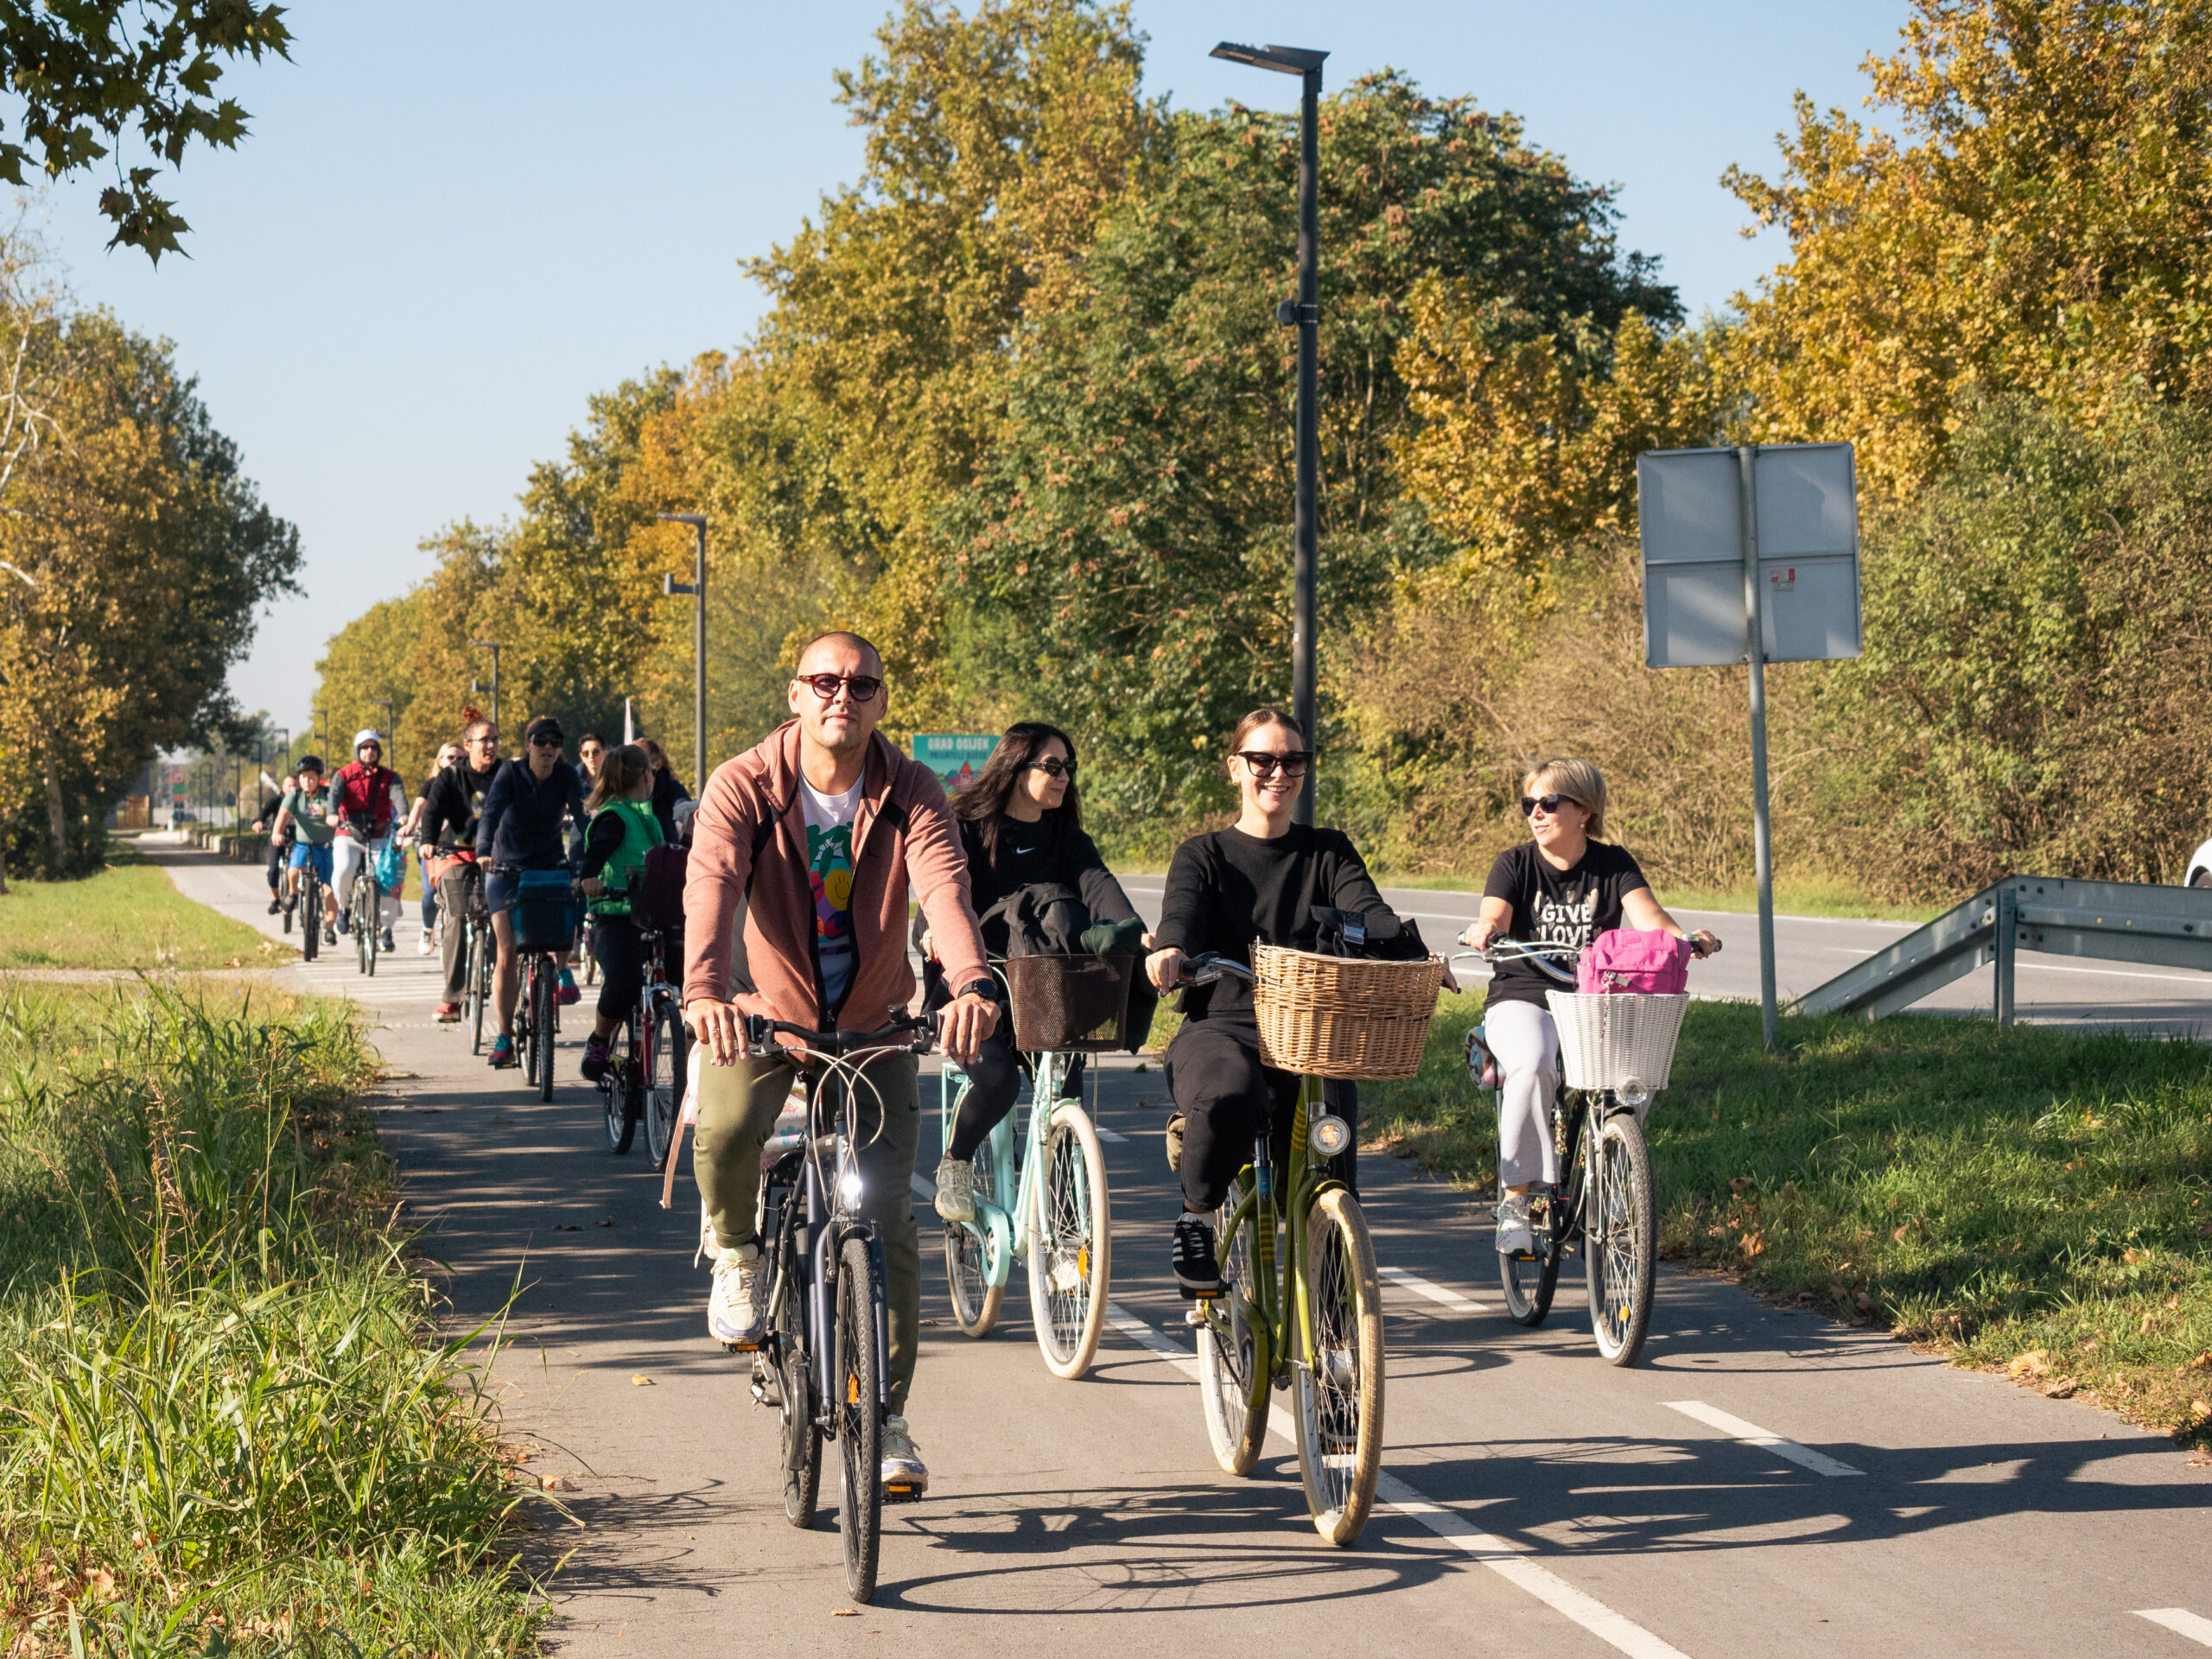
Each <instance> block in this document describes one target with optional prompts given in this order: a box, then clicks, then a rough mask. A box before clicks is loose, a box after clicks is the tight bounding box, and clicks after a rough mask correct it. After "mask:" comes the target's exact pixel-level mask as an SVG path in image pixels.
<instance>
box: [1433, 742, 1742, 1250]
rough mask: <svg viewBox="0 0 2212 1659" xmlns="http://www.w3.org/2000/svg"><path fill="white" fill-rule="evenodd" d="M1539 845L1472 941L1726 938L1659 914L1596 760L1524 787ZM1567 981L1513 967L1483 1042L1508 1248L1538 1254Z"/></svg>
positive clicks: (1486, 895) (1495, 987)
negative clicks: (1559, 1008) (1491, 1074)
mask: <svg viewBox="0 0 2212 1659" xmlns="http://www.w3.org/2000/svg"><path fill="white" fill-rule="evenodd" d="M1521 816H1522V817H1524V818H1526V819H1528V820H1529V839H1528V840H1527V841H1525V842H1522V843H1521V845H1519V846H1518V847H1509V848H1507V849H1505V851H1503V852H1502V853H1500V854H1499V855H1497V863H1495V864H1493V865H1491V872H1490V880H1489V881H1487V882H1486V883H1484V887H1483V904H1482V909H1481V911H1480V912H1478V916H1477V918H1476V919H1475V921H1474V922H1473V923H1471V925H1469V926H1468V928H1467V930H1466V931H1465V932H1464V933H1462V934H1461V935H1460V936H1459V942H1460V943H1461V944H1469V945H1472V946H1473V947H1474V948H1475V949H1476V950H1481V949H1483V948H1484V946H1486V945H1488V944H1490V942H1491V940H1492V939H1494V938H1509V939H1521V940H1525V941H1528V942H1529V943H1532V944H1534V943H1546V944H1572V945H1586V944H1589V943H1590V942H1591V941H1592V939H1594V938H1597V937H1598V935H1599V934H1600V933H1606V932H1610V931H1612V930H1613V929H1615V928H1617V927H1632V928H1637V929H1638V930H1640V931H1644V932H1656V933H1671V934H1673V935H1674V936H1675V938H1678V939H1686V940H1688V943H1689V946H1690V949H1691V950H1694V951H1695V952H1696V953H1697V954H1698V955H1699V956H1700V957H1705V956H1710V955H1712V953H1713V951H1715V950H1719V948H1720V941H1719V939H1716V938H1713V935H1712V934H1710V933H1707V932H1704V931H1699V932H1696V933H1685V932H1683V931H1682V925H1681V923H1680V922H1678V921H1676V920H1675V918H1673V917H1672V916H1669V914H1668V913H1667V912H1665V911H1663V910H1662V909H1661V908H1660V907H1659V901H1658V900H1657V899H1655V898H1653V897H1652V896H1651V886H1650V884H1649V882H1647V881H1646V880H1644V879H1643V871H1642V870H1641V869H1639V868H1637V862H1636V860H1635V859H1634V857H1632V856H1631V855H1630V853H1629V851H1628V849H1626V848H1624V847H1621V846H1618V845H1615V844H1614V843H1611V842H1607V841H1605V840H1604V839H1603V836H1605V778H1604V776H1603V775H1602V774H1600V773H1599V771H1598V768H1597V767H1595V766H1592V765H1591V764H1590V762H1588V761H1587V760H1579V759H1575V758H1573V757H1569V758H1567V759H1563V760H1547V761H1545V762H1544V763H1543V764H1542V765H1541V766H1538V767H1537V768H1536V769H1535V771H1534V772H1530V773H1529V775H1528V776H1527V777H1526V778H1525V779H1522V783H1521ZM1558 984H1559V982H1558V981H1557V980H1555V979H1554V978H1552V977H1551V976H1549V975H1548V974H1547V973H1545V972H1544V971H1543V969H1541V968H1539V967H1537V966H1536V965H1535V963H1531V962H1527V961H1521V962H1501V963H1498V964H1497V969H1496V971H1495V972H1494V974H1493V975H1492V976H1491V982H1490V995H1489V996H1488V997H1487V998H1486V999H1485V1000H1484V1004H1483V1036H1484V1041H1485V1042H1486V1043H1488V1045H1489V1046H1490V1052H1491V1054H1492V1055H1493V1056H1494V1057H1496V1058H1497V1064H1498V1069H1499V1071H1501V1072H1502V1073H1503V1076H1502V1077H1501V1078H1500V1082H1499V1087H1498V1091H1497V1248H1498V1249H1499V1250H1500V1251H1501V1252H1502V1253H1503V1254H1505V1255H1521V1254H1522V1253H1523V1252H1526V1251H1528V1250H1531V1249H1535V1231H1534V1230H1533V1228H1532V1227H1531V1226H1530V1224H1529V1187H1530V1186H1531V1185H1534V1184H1535V1182H1537V1181H1541V1182H1543V1183H1544V1185H1546V1186H1548V1187H1549V1186H1556V1185H1558V1183H1559V1149H1558V1147H1555V1146H1554V1144H1553V1143H1552V1123H1551V1106H1552V1097H1553V1096H1554V1095H1555V1094H1556V1093H1557V1092H1558V1090H1559V1027H1558V1026H1557V1025H1555V1024H1554V1022H1553V1020H1552V1013H1551V1005H1550V1004H1549V1003H1548V1002H1547V1001H1545V1000H1544V994H1545V993H1546V992H1547V991H1548V990H1551V989H1553V988H1556V987H1557V986H1558Z"/></svg>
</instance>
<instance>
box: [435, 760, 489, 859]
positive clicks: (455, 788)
mask: <svg viewBox="0 0 2212 1659" xmlns="http://www.w3.org/2000/svg"><path fill="white" fill-rule="evenodd" d="M498 770H499V768H498V767H496V766H494V767H493V768H492V769H491V770H490V771H486V772H479V771H477V770H476V768H475V767H474V766H470V765H469V764H468V762H467V761H466V760H457V761H455V762H454V764H453V765H452V766H448V767H447V768H446V769H445V770H444V771H442V772H439V773H438V774H437V776H435V778H433V779H430V781H429V783H427V784H425V785H423V822H422V823H421V825H420V826H419V828H420V830H421V833H422V836H423V840H425V841H427V842H430V843H431V844H432V845H433V846H435V847H437V848H440V849H442V850H444V851H446V852H449V853H450V852H473V851H474V850H475V849H476V820H477V817H479V815H480V814H481V813H482V812H483V810H484V797H485V794H486V792H487V791H489V790H490V789H491V787H492V778H493V773H494V772H497V771H498Z"/></svg>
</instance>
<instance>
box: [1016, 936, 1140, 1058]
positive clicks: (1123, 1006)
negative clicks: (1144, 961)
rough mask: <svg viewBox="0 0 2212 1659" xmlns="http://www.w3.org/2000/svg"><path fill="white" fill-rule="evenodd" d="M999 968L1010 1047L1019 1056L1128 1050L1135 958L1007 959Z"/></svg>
mask: <svg viewBox="0 0 2212 1659" xmlns="http://www.w3.org/2000/svg"><path fill="white" fill-rule="evenodd" d="M1004 967H1005V971H1006V985H1007V994H1008V995H1010V996H1011V997H1012V998H1013V1000H1014V1047H1016V1048H1017V1049H1019V1050H1020V1051H1021V1052H1023V1053H1024V1054H1038V1053H1042V1052H1044V1051H1045V1050H1046V1049H1052V1050H1054V1051H1056V1052H1061V1053H1067V1052H1081V1053H1092V1054H1096V1053H1103V1052H1106V1051H1108V1050H1109V1049H1116V1048H1126V1047H1128V1041H1129V987H1130V984H1131V983H1132V982H1134V981H1135V977H1136V971H1137V959H1136V958H1135V957H1128V956H1114V957H1092V956H1074V957H1009V958H1008V959H1007V962H1006V963H1005V964H1004Z"/></svg>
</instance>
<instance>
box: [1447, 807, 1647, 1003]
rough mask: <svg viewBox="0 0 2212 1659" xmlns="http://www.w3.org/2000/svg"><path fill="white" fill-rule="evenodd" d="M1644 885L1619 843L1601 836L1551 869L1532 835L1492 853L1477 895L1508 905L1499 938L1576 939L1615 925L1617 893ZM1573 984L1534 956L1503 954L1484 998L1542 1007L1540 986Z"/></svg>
mask: <svg viewBox="0 0 2212 1659" xmlns="http://www.w3.org/2000/svg"><path fill="white" fill-rule="evenodd" d="M1650 885H1651V884H1650V883H1649V881H1646V880H1644V879H1643V871H1642V870H1640V869H1638V868H1637V863H1636V860H1635V859H1634V858H1632V857H1631V856H1630V855H1629V853H1628V851H1627V849H1625V848H1621V847H1616V846H1613V845H1612V844H1611V843H1610V842H1599V841H1593V842H1591V843H1590V845H1589V847H1588V849H1586V851H1585V852H1584V853H1583V855H1582V856H1581V857H1580V858H1579V859H1577V860H1576V861H1574V863H1573V866H1572V867H1571V868H1567V869H1564V870H1557V869H1554V868H1552V866H1551V864H1550V863H1549V862H1548V861H1547V860H1546V859H1545V857H1544V855H1543V854H1542V853H1541V852H1539V851H1538V850H1537V849H1536V843H1535V842H1533V841H1524V842H1522V843H1521V844H1520V845H1519V846H1518V847H1510V848H1508V849H1506V850H1505V851H1503V852H1502V853H1500V854H1499V855H1497V863H1495V864H1493V865H1491V869H1490V880H1488V881H1487V882H1485V883H1484V885H1483V897H1484V898H1485V899H1504V900H1505V901H1506V902H1507V903H1508V904H1510V905H1511V906H1513V915H1512V917H1511V918H1510V920H1509V921H1508V922H1507V923H1506V925H1505V930H1504V932H1503V934H1502V935H1501V937H1502V938H1509V939H1522V940H1525V941H1527V942H1528V943H1529V944H1572V945H1576V946H1581V945H1586V944H1589V943H1590V941H1591V940H1592V939H1594V938H1597V937H1598V936H1599V934H1600V933H1605V932H1608V931H1611V930H1612V929H1614V928H1617V927H1618V926H1619V925H1621V899H1622V898H1623V896H1624V895H1625V894H1628V893H1634V892H1635V891H1636V890H1637V888H1638V887H1649V886H1650ZM1560 966H1562V967H1565V966H1567V964H1566V963H1561V964H1560ZM1562 989H1563V990H1572V989H1573V986H1572V985H1567V986H1561V985H1560V982H1558V981H1557V980H1555V979H1554V978H1552V977H1551V976H1549V975H1548V974H1547V973H1545V972H1544V970H1543V969H1541V968H1539V967H1537V966H1536V965H1535V963H1528V962H1505V963H1499V964H1498V967H1497V976H1496V977H1495V978H1493V979H1492V980H1491V987H1490V1000H1491V1001H1493V1002H1534V1003H1535V1005H1536V1006H1537V1007H1543V1006H1544V993H1545V992H1546V991H1548V990H1562Z"/></svg>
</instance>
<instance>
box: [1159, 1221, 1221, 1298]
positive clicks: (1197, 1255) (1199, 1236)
mask: <svg viewBox="0 0 2212 1659" xmlns="http://www.w3.org/2000/svg"><path fill="white" fill-rule="evenodd" d="M1169 1261H1170V1265H1171V1266H1172V1267H1173V1269H1174V1273H1175V1282H1176V1284H1177V1285H1179V1286H1180V1287H1182V1292H1183V1294H1185V1296H1191V1297H1198V1296H1218V1295H1220V1294H1221V1293H1222V1291H1223V1289H1224V1286H1223V1284H1222V1282H1221V1263H1220V1262H1217V1261H1215V1260H1214V1254H1213V1226H1212V1224H1211V1223H1210V1222H1208V1221H1207V1220H1206V1218H1205V1217H1204V1216H1193V1215H1190V1214H1187V1213H1186V1214H1184V1215H1181V1216H1179V1217H1176V1219H1175V1251H1174V1254H1173V1256H1171V1257H1170V1258H1169Z"/></svg>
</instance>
